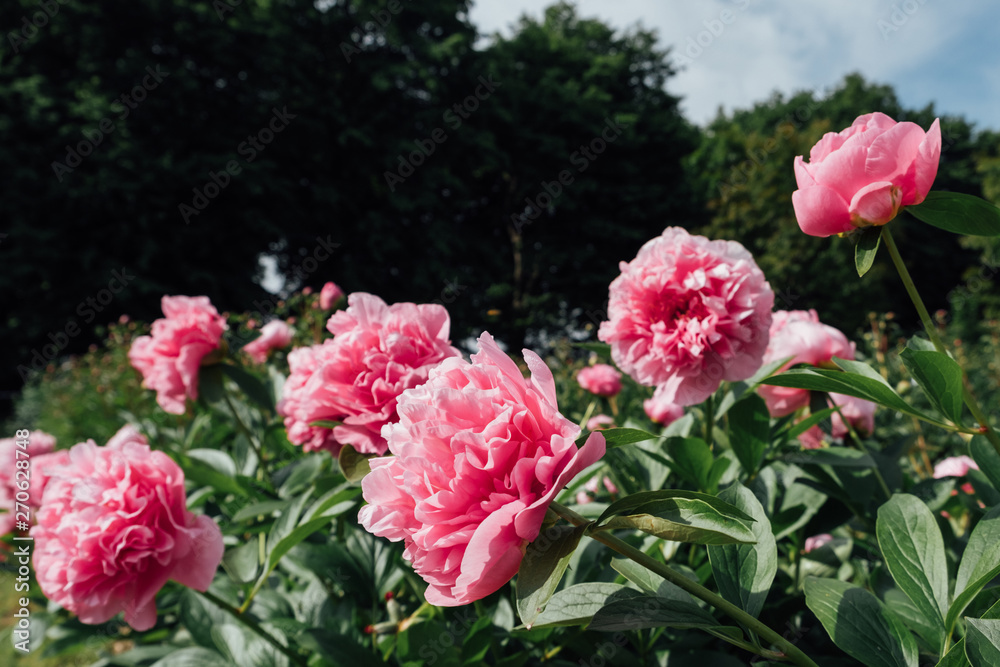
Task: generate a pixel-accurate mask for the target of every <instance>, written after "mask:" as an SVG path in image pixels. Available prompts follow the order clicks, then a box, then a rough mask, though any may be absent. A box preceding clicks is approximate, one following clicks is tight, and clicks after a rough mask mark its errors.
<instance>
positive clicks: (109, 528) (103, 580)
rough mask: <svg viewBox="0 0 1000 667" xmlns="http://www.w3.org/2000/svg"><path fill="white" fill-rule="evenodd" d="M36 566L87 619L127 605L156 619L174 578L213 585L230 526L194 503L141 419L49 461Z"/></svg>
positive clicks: (144, 618)
mask: <svg viewBox="0 0 1000 667" xmlns="http://www.w3.org/2000/svg"><path fill="white" fill-rule="evenodd" d="M47 472H48V474H49V480H48V484H47V485H46V487H45V495H44V498H43V501H42V508H41V510H40V511H39V512H38V524H37V525H36V526H35V527H33V528H32V529H31V536H32V537H34V538H35V553H34V565H35V572H36V575H37V578H38V584H39V586H41V588H42V592H43V593H44V594H45V596H46V597H47V598H49V599H50V600H52V601H54V602H56V603H58V604H59V605H61V606H62V607H64V608H66V609H68V610H69V611H71V612H73V613H75V614H76V615H77V616H79V617H80V621H81V622H83V623H87V624H91V625H93V624H97V623H104V622H105V621H107V620H109V619H110V618H112V617H113V616H115V615H116V614H117V613H118V612H120V611H124V612H125V622H126V623H128V624H129V625H131V626H132V627H133V628H135V629H136V630H140V631H141V630H148V629H149V628H151V627H153V625H155V624H156V600H155V598H156V593H157V592H158V591H159V590H160V589H161V588H162V587H163V585H164V584H165V583H166V582H167V580H168V579H173V580H174V581H176V582H178V583H180V584H183V585H184V586H188V587H190V588H194V589H196V590H200V591H204V590H207V589H208V586H209V584H211V583H212V578H213V577H214V576H215V571H216V569H217V568H218V566H219V563H220V561H221V560H222V551H223V544H222V532H221V531H220V530H219V527H218V526H217V525H216V524H215V522H214V521H212V519H210V518H209V517H207V516H204V515H201V516H198V515H195V514H192V513H191V512H189V511H188V510H187V505H186V502H187V499H186V497H185V492H184V472H183V471H182V470H181V469H180V467H179V466H178V465H177V464H176V463H174V462H173V461H172V460H171V459H170V458H169V457H168V456H167V455H166V454H164V453H162V452H157V451H152V450H150V448H149V445H148V444H147V443H146V439H145V438H144V437H143V436H142V435H140V434H139V432H138V431H137V430H136V429H135V427H133V426H125V427H124V428H122V429H121V430H120V431H118V433H117V434H116V435H115V436H114V437H113V438H112V439H111V440H110V441H109V442H108V444H107V446H105V447H98V446H97V445H96V444H94V441H93V440H88V441H87V442H82V443H80V444H78V445H75V446H74V447H72V448H71V449H69V450H68V461H67V463H66V464H65V465H54V466H50V467H48V470H47Z"/></svg>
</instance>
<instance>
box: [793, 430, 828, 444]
mask: <svg viewBox="0 0 1000 667" xmlns="http://www.w3.org/2000/svg"><path fill="white" fill-rule="evenodd" d="M829 439H830V436H829V435H828V434H827V433H825V432H824V431H823V429H821V428H820V427H819V426H810V427H809V430H807V431H804V432H803V433H800V434H799V444H800V445H802V449H822V448H823V447H825V446H826V445H827V444H828V443H829Z"/></svg>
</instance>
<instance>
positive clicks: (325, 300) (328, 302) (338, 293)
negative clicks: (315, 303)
mask: <svg viewBox="0 0 1000 667" xmlns="http://www.w3.org/2000/svg"><path fill="white" fill-rule="evenodd" d="M342 296H344V290H342V289H340V286H338V285H337V283H330V282H328V283H327V284H325V285H323V289H321V290H320V292H319V307H320V308H321V309H323V310H330V309H331V308H333V306H334V304H336V303H337V302H338V301H340V298H341V297H342Z"/></svg>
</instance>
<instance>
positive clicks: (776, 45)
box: [470, 0, 1000, 130]
mask: <svg viewBox="0 0 1000 667" xmlns="http://www.w3.org/2000/svg"><path fill="white" fill-rule="evenodd" d="M550 4H552V2H545V1H543V0H474V4H473V6H472V10H471V12H470V18H471V20H472V23H473V24H475V25H476V27H477V28H478V29H479V31H480V32H481V33H485V34H492V33H495V32H500V33H501V34H504V35H510V34H511V24H513V23H515V22H516V21H517V19H518V18H519V17H520V16H521V15H522V14H525V13H527V14H529V15H531V16H534V17H536V18H538V17H540V16H541V15H542V10H543V9H544V8H545V7H547V6H548V5H550ZM575 4H576V6H577V8H578V12H579V13H580V15H582V16H583V17H586V18H594V17H596V18H600V19H601V20H603V21H604V22H606V23H608V24H609V25H611V26H613V27H615V28H617V29H626V28H628V27H630V26H634V25H635V24H636V23H641V24H642V25H643V26H644V27H645V28H647V29H650V28H651V29H655V30H656V31H657V33H658V34H659V37H660V43H661V45H663V46H671V47H672V49H671V53H670V59H671V60H672V61H673V62H674V63H675V64H677V65H680V66H681V69H682V71H681V72H680V73H679V74H678V75H676V76H675V77H672V78H671V79H670V81H669V82H668V84H667V90H668V91H670V92H671V93H673V94H675V95H678V96H680V97H681V98H682V103H681V109H682V111H683V112H684V114H685V116H686V117H687V118H688V119H689V120H691V121H692V122H694V123H697V124H699V125H704V124H706V123H707V122H708V121H710V120H711V119H712V118H714V117H715V115H716V113H717V111H718V109H719V107H722V108H724V109H725V110H727V111H728V110H732V109H734V108H736V109H742V108H747V107H749V106H751V105H752V104H753V103H754V102H758V101H763V100H765V99H767V98H768V97H769V96H770V95H771V94H772V93H773V92H774V91H781V92H782V93H785V94H788V93H793V92H795V91H799V90H812V91H815V92H818V93H823V92H824V91H826V90H829V89H831V88H833V87H834V86H836V85H837V84H838V83H839V82H840V81H842V80H843V78H844V75H846V74H848V73H850V72H860V73H861V74H862V75H863V76H864V77H865V79H866V80H868V81H870V82H873V83H880V84H889V85H891V86H892V87H893V88H894V89H895V91H896V94H897V95H898V97H899V99H900V101H901V102H902V103H903V105H904V106H906V107H910V108H923V107H924V106H926V105H927V104H928V103H930V102H933V103H934V108H935V110H936V111H937V112H938V113H939V114H956V115H962V116H965V117H966V118H967V119H968V120H970V121H972V122H974V123H975V125H976V127H977V128H978V129H994V130H996V129H1000V46H998V41H1000V40H998V38H1000V2H996V1H995V0H947V1H946V0H905V1H894V2H893V1H888V0H825V1H822V2H821V1H819V0H694V1H685V2H681V1H679V0H676V1H670V0H613V1H611V0H577V1H576V3H575ZM873 111H875V110H874V109H873Z"/></svg>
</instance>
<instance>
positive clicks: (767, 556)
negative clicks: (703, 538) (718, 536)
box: [708, 484, 778, 617]
mask: <svg viewBox="0 0 1000 667" xmlns="http://www.w3.org/2000/svg"><path fill="white" fill-rule="evenodd" d="M719 498H720V499H722V500H725V501H727V502H729V503H732V504H733V506H734V507H737V508H739V509H741V510H742V511H744V512H746V513H747V514H749V515H751V516H752V517H753V518H754V519H756V521H755V522H754V523H753V525H752V526H751V527H750V529H751V530H752V531H753V534H754V537H755V539H756V544H726V545H722V546H714V545H713V546H709V547H708V559H709V561H710V562H711V564H712V573H713V574H714V575H715V582H716V583H717V584H718V586H719V592H720V593H721V594H722V597H724V598H726V599H727V600H729V601H730V602H732V603H733V604H735V605H738V606H739V607H740V608H741V609H743V611H745V612H747V613H748V614H750V615H751V616H753V617H756V616H757V615H758V614H759V613H760V610H761V609H763V608H764V600H765V599H766V598H767V594H768V592H769V591H770V590H771V583H772V582H773V581H774V575H775V574H776V573H777V571H778V547H777V545H776V544H775V541H774V534H773V533H772V532H771V522H770V521H768V519H767V514H766V513H765V512H764V508H763V506H761V504H760V501H758V500H757V497H756V496H754V495H753V493H752V492H751V491H750V490H749V489H747V488H746V487H745V486H743V485H742V484H733V485H732V486H730V487H729V488H727V489H726V490H725V491H723V492H722V493H720V494H719Z"/></svg>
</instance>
